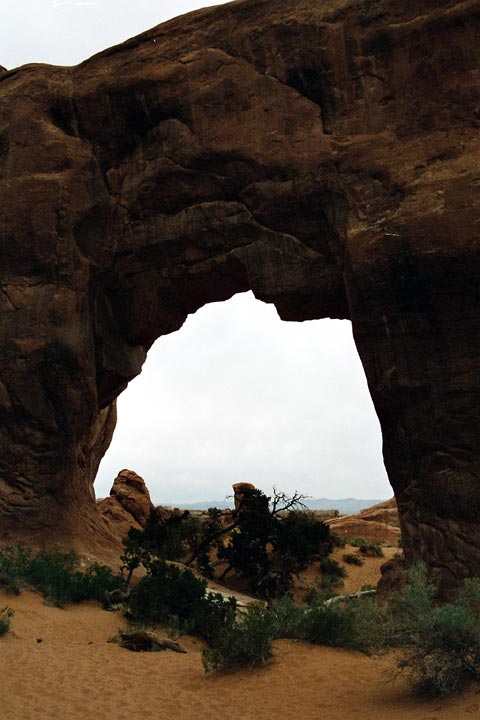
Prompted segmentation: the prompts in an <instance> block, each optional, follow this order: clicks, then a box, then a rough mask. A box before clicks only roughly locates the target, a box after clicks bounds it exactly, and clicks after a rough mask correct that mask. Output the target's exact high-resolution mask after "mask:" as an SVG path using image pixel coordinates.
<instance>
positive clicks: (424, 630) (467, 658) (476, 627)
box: [391, 565, 480, 697]
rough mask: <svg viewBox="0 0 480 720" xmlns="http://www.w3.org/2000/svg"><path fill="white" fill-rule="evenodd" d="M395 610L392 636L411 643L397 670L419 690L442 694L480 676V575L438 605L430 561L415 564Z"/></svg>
mask: <svg viewBox="0 0 480 720" xmlns="http://www.w3.org/2000/svg"><path fill="white" fill-rule="evenodd" d="M391 610H392V611H393V612H394V613H395V617H396V618H397V619H396V622H395V623H394V624H393V631H394V633H396V634H395V635H394V638H393V639H394V640H396V641H397V644H403V645H405V646H406V648H405V650H404V651H403V653H402V655H401V657H400V659H399V660H398V663H397V673H404V674H406V676H407V678H408V680H409V681H410V682H411V683H412V685H413V686H414V688H415V689H416V690H417V691H418V692H420V693H421V694H424V695H428V696H440V697H442V696H445V695H448V694H451V693H453V692H458V691H460V690H461V689H463V688H464V687H465V685H466V683H467V682H468V681H469V680H478V679H480V579H478V578H473V579H470V580H467V581H466V582H465V583H464V585H463V587H462V589H461V590H460V591H459V593H458V596H457V599H456V600H455V601H453V602H450V603H445V604H443V605H438V604H435V588H434V587H433V586H432V585H431V584H430V583H429V582H428V577H427V572H426V568H425V566H424V565H417V566H414V567H413V568H412V569H411V570H410V572H409V575H408V584H407V585H406V586H405V587H404V589H403V591H402V593H401V594H400V595H399V596H398V597H397V598H396V599H395V601H394V603H393V604H392V607H391ZM392 644H393V643H392Z"/></svg>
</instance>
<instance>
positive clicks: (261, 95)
mask: <svg viewBox="0 0 480 720" xmlns="http://www.w3.org/2000/svg"><path fill="white" fill-rule="evenodd" d="M479 25H480V0H443V2H441V3H438V0H418V2H415V3H412V2H410V0H325V1H324V2H321V3H319V2H317V1H316V0H281V1H279V2H275V3H271V2H268V1H267V0H237V2H234V3H232V4H229V5H224V6H220V7H217V8H208V9H206V10H202V11H199V12H196V13H193V14H190V15H187V16H186V17H183V18H180V19H178V20H174V21H171V22H169V23H166V24H164V25H160V26H159V27H157V28H154V29H152V30H150V31H148V32H146V33H144V34H143V35H140V36H138V37H136V38H134V39H132V40H130V41H128V42H126V43H123V44H122V45H120V46H118V47H116V48H112V49H110V50H106V51H105V52H103V53H100V54H99V55H97V56H95V57H93V58H91V59H90V60H87V61H86V62H84V63H82V64H81V65H79V66H77V67H73V68H65V67H52V66H46V65H27V66H25V67H23V68H18V69H15V70H10V71H7V72H5V73H2V74H1V75H0V199H1V203H0V268H1V286H0V338H1V348H2V356H1V368H0V416H1V419H2V421H1V426H0V447H1V464H0V514H1V528H2V533H4V534H5V533H8V532H9V531H12V529H15V528H16V529H18V527H19V526H21V527H22V528H23V529H24V531H25V532H29V531H31V532H33V533H36V532H39V533H42V534H44V535H46V534H50V535H52V536H54V535H55V534H57V535H58V536H59V537H64V536H65V535H69V536H70V535H74V534H75V533H78V532H84V535H85V536H87V537H88V536H90V535H91V534H92V533H93V532H94V531H96V532H103V530H102V527H101V522H100V520H99V517H98V513H96V510H95V499H94V493H93V490H92V487H93V480H94V477H95V473H96V470H97V467H98V463H99V461H100V458H101V457H102V455H103V453H104V452H105V450H106V448H107V447H108V444H109V442H110V438H111V434H112V431H113V428H114V424H115V398H116V397H117V396H118V395H119V393H120V392H122V390H124V389H125V387H126V386H127V384H128V382H129V381H130V380H131V379H132V378H133V377H135V376H136V375H137V374H138V373H139V372H140V371H141V367H142V363H143V362H144V360H145V357H146V353H147V352H148V349H149V347H150V346H151V344H152V343H153V342H154V340H155V339H156V338H157V337H159V336H160V335H162V334H165V333H170V332H172V331H174V330H176V329H178V328H179V327H180V326H181V325H182V323H183V322H184V321H185V318H186V317H187V315H188V314H189V313H192V312H195V310H197V309H198V308H199V307H200V306H201V305H204V304H205V303H208V302H212V301H216V300H223V299H226V298H228V297H230V296H232V295H233V294H235V293H237V292H241V291H245V290H248V289H251V290H253V292H254V294H255V295H256V297H257V298H259V299H260V300H263V301H265V302H270V303H274V304H275V306H276V307H277V310H278V312H279V314H280V315H281V317H282V318H284V319H285V320H296V321H301V320H308V319H314V318H322V317H328V316H329V317H334V318H349V319H350V320H351V321H352V325H353V333H354V337H355V342H356V345H357V348H358V351H359V354H360V357H361V359H362V362H363V365H364V368H365V373H366V376H367V380H368V384H369V388H370V392H371V395H372V398H373V402H374V405H375V408H376V411H377V414H378V417H379V419H380V423H381V426H382V433H383V439H384V449H383V452H384V458H385V464H386V467H387V471H388V474H389V477H390V481H391V483H392V486H393V489H394V492H395V496H396V499H397V502H398V508H399V513H400V521H401V526H402V533H403V538H404V543H405V552H406V554H407V557H409V558H413V557H418V556H420V557H424V558H425V559H426V560H427V562H428V563H429V565H430V567H431V569H432V572H433V573H434V574H435V573H436V574H437V576H438V577H439V578H441V580H442V582H443V583H444V584H447V585H448V584H449V583H455V582H458V580H459V579H461V578H462V577H463V576H466V575H470V574H472V573H475V574H480V526H479V516H480V503H479V495H480V488H479V484H478V476H479V468H480V462H479V446H478V428H479V420H480V409H479V404H478V393H479V383H480V363H479V357H480V353H479V337H480V333H479V317H480V314H479V302H478V301H479V284H478V274H479V272H478V271H479V257H480V255H479V235H480V200H479V185H480V163H479V154H480V143H479V136H480V134H479V125H480V109H479V108H480V97H479V53H480V45H479V43H478V34H479Z"/></svg>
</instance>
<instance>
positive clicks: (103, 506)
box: [97, 470, 154, 539]
mask: <svg viewBox="0 0 480 720" xmlns="http://www.w3.org/2000/svg"><path fill="white" fill-rule="evenodd" d="M153 508H154V506H153V503H152V501H151V499H150V493H149V492H148V488H147V486H146V485H145V480H144V479H143V478H141V477H140V475H137V473H136V472H133V470H121V471H120V472H119V473H118V475H117V477H116V478H115V480H114V481H113V485H112V489H111V490H110V495H109V496H108V497H106V498H103V499H102V500H99V502H98V503H97V509H98V510H99V512H100V514H101V516H102V518H103V519H104V520H105V521H106V523H107V525H108V526H109V528H110V530H111V532H112V533H113V534H114V535H116V536H117V537H118V538H119V539H122V538H123V537H125V535H127V533H128V531H129V530H130V528H132V527H134V528H143V527H145V525H146V522H147V519H148V516H149V515H150V513H151V511H152V510H153Z"/></svg>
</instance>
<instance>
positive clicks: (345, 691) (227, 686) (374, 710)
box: [0, 549, 480, 720]
mask: <svg viewBox="0 0 480 720" xmlns="http://www.w3.org/2000/svg"><path fill="white" fill-rule="evenodd" d="M392 551H393V549H392ZM380 564H381V560H377V559H369V560H368V561H367V563H366V566H364V567H363V568H358V569H357V568H352V569H351V570H352V572H353V571H356V572H358V571H359V570H362V571H363V572H362V577H361V578H360V577H358V578H357V579H356V582H355V581H354V579H353V578H350V579H349V580H348V581H347V583H346V585H345V588H344V589H345V590H346V591H349V592H350V591H352V590H354V589H355V587H356V585H358V583H359V582H360V581H361V580H363V582H364V583H365V582H372V581H375V580H376V579H377V578H378V567H379V565H380ZM365 578H368V579H365ZM7 604H8V605H9V606H10V607H11V608H12V609H13V610H14V611H15V615H14V617H13V619H12V628H11V631H10V632H9V633H8V634H7V635H5V636H4V637H2V638H0V698H1V700H0V707H1V714H0V717H1V718H9V720H66V719H68V720H106V719H107V718H108V719H109V720H140V719H143V718H146V717H149V718H150V717H151V718H169V719H170V718H179V719H180V720H203V719H205V720H207V719H208V720H227V719H229V720H270V719H272V718H282V720H283V719H285V720H288V719H290V718H292V719H293V718H295V720H297V718H301V719H302V720H303V719H304V720H310V719H311V720H314V719H315V720H320V719H325V720H354V719H355V718H362V720H365V719H366V720H370V719H373V718H379V719H381V720H382V719H383V718H388V719H389V720H447V719H448V720H452V718H453V719H455V720H456V719H457V718H468V719H470V718H478V717H480V689H478V688H472V689H470V690H469V691H468V692H466V693H465V694H463V695H461V696H457V697H453V698H451V699H448V700H441V701H439V700H434V701H423V700H418V699H417V698H415V697H414V696H413V695H412V693H411V691H410V688H409V687H408V685H407V684H406V683H405V682H404V681H403V680H397V681H396V682H395V683H392V682H391V681H389V674H390V673H391V670H392V668H393V665H394V659H393V657H392V656H386V657H381V658H371V657H367V656H365V655H363V654H361V653H358V652H352V651H348V650H341V649H333V648H325V647H319V646H314V645H310V644H307V643H303V642H293V641H291V640H282V641H278V642H276V643H275V655H274V659H273V662H272V663H271V665H270V666H269V667H267V668H262V669H260V670H254V671H249V670H241V671H237V672H232V673H222V674H214V675H206V674H205V673H204V670H203V667H202V662H201V648H202V643H201V642H200V641H199V640H196V639H194V638H189V637H184V638H182V644H183V645H184V646H185V647H186V649H187V650H188V652H187V654H177V653H174V652H170V651H168V650H167V651H165V652H160V653H133V652H130V651H128V650H125V649H122V648H120V647H119V646H118V645H117V644H114V643H109V642H108V640H109V638H111V637H112V636H114V635H115V634H116V633H117V631H118V630H119V628H124V627H126V621H125V619H124V618H123V616H122V614H121V613H120V612H106V611H105V610H103V609H102V608H101V607H100V605H99V604H98V603H95V602H88V603H84V604H81V605H73V606H69V607H66V608H63V609H59V608H56V607H51V606H48V605H46V604H45V603H44V601H43V599H42V597H41V596H40V595H38V594H35V593H32V592H28V591H23V592H22V594H21V595H20V596H19V597H12V596H6V595H2V594H0V607H3V606H4V605H7Z"/></svg>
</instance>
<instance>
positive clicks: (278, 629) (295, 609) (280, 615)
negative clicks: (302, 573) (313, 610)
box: [270, 595, 308, 640]
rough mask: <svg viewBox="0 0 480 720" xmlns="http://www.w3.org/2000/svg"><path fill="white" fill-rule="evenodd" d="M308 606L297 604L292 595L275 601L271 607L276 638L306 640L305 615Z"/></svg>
mask: <svg viewBox="0 0 480 720" xmlns="http://www.w3.org/2000/svg"><path fill="white" fill-rule="evenodd" d="M307 610H308V606H307V605H300V604H299V603H296V602H295V601H294V600H293V598H292V597H291V596H290V595H284V596H283V597H281V598H278V599H277V600H274V601H273V602H272V604H271V607H270V612H271V614H272V618H273V622H274V627H275V633H274V634H275V638H293V639H295V640H301V639H305V636H306V633H305V613H306V611H307Z"/></svg>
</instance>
